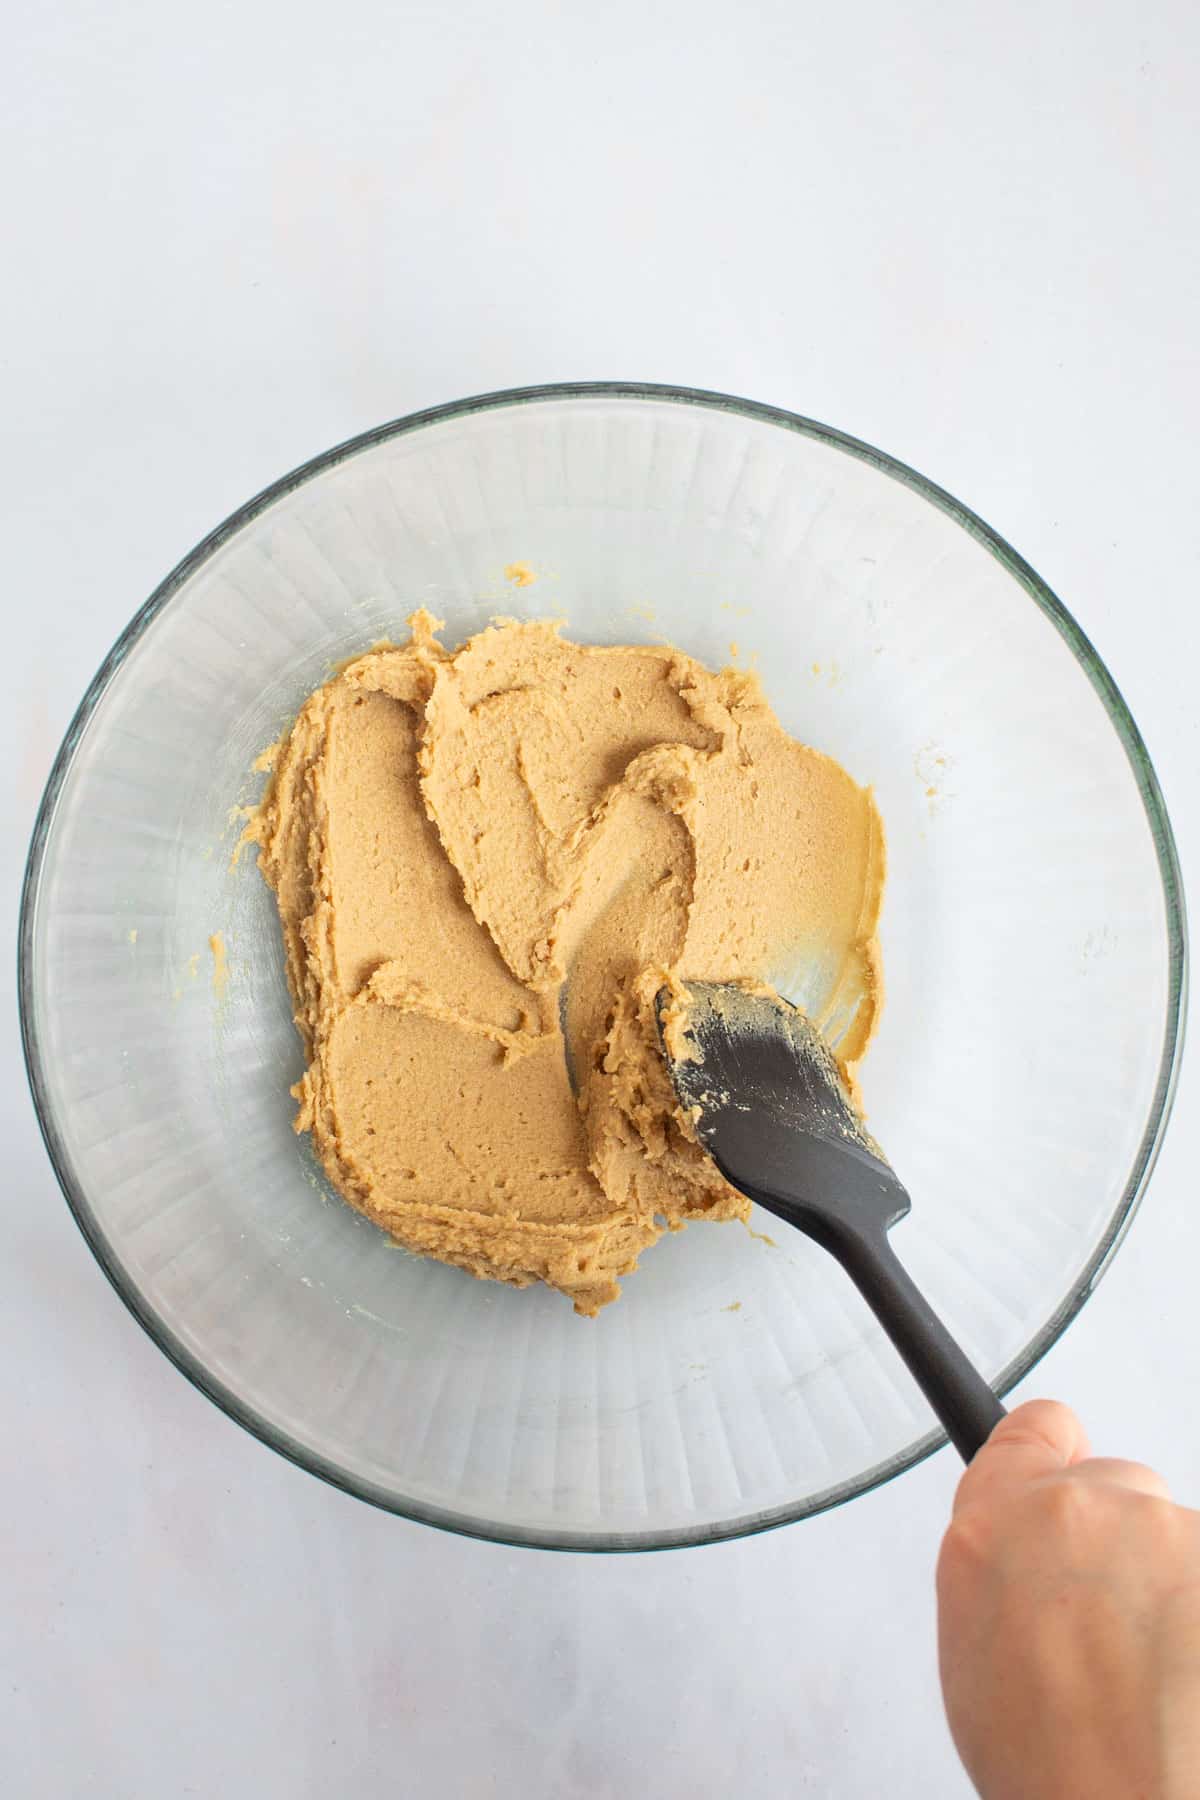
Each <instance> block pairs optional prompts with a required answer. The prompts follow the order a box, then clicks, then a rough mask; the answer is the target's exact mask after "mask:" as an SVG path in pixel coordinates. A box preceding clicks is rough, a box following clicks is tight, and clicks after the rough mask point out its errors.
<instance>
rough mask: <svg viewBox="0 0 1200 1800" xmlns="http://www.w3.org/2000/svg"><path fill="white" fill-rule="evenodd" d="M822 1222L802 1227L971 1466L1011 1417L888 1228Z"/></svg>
mask: <svg viewBox="0 0 1200 1800" xmlns="http://www.w3.org/2000/svg"><path fill="white" fill-rule="evenodd" d="M745 1191H749V1190H745ZM753 1198H754V1199H755V1200H757V1201H758V1203H759V1204H760V1206H764V1207H766V1209H767V1210H768V1211H769V1212H773V1213H775V1214H776V1215H777V1216H778V1217H779V1218H781V1219H787V1220H788V1222H789V1223H790V1224H798V1223H800V1221H799V1220H798V1219H797V1217H796V1211H797V1209H796V1207H795V1206H794V1205H790V1204H789V1203H788V1202H787V1201H785V1200H777V1199H775V1198H773V1197H772V1196H771V1195H768V1194H763V1193H755V1194H754V1195H753ZM822 1223H823V1226H824V1228H823V1229H821V1230H820V1231H817V1230H815V1229H814V1224H813V1221H812V1220H811V1219H808V1220H806V1221H805V1223H804V1225H803V1229H805V1230H807V1231H808V1232H809V1234H810V1235H811V1236H814V1237H817V1238H818V1240H819V1242H820V1243H821V1244H822V1245H823V1246H824V1248H825V1249H826V1250H828V1251H829V1252H830V1253H831V1255H833V1256H836V1257H837V1259H838V1261H839V1262H840V1263H841V1265H842V1267H843V1269H845V1271H846V1273H847V1275H849V1277H850V1279H851V1280H852V1281H853V1282H854V1284H855V1286H856V1287H857V1288H858V1291H859V1293H860V1294H861V1295H862V1297H863V1299H864V1300H865V1301H866V1302H867V1305H868V1306H869V1307H870V1308H871V1311H872V1312H873V1313H874V1314H875V1317H876V1318H877V1319H878V1320H879V1323H880V1324H881V1325H882V1326H883V1329H884V1330H885V1331H886V1332H887V1334H888V1336H889V1337H890V1338H891V1340H892V1342H893V1344H895V1346H896V1348H897V1350H898V1351H899V1352H900V1354H901V1356H902V1357H903V1358H904V1360H905V1362H906V1363H907V1364H908V1368H909V1372H910V1373H911V1374H912V1376H913V1377H914V1379H915V1380H916V1382H917V1384H918V1385H919V1387H920V1389H921V1392H922V1393H923V1394H924V1395H925V1398H926V1399H927V1400H928V1402H929V1404H930V1406H932V1408H933V1410H934V1412H935V1413H936V1414H937V1416H938V1418H939V1419H940V1420H941V1422H942V1424H943V1425H944V1426H945V1428H946V1433H947V1435H948V1437H949V1439H950V1442H951V1443H952V1444H953V1445H954V1448H955V1449H956V1450H957V1451H958V1453H959V1455H960V1456H961V1457H962V1459H963V1461H964V1462H970V1460H971V1458H972V1457H973V1456H974V1454H975V1452H976V1451H977V1450H978V1449H980V1448H981V1446H982V1445H983V1444H984V1443H986V1441H987V1439H988V1438H989V1437H990V1436H991V1434H992V1431H993V1428H994V1427H995V1426H996V1425H998V1424H999V1423H1000V1420H1001V1419H1002V1418H1003V1417H1004V1408H1003V1406H1001V1404H1000V1402H999V1400H997V1398H996V1396H995V1394H994V1393H993V1392H992V1390H991V1388H990V1387H989V1386H988V1384H987V1382H986V1381H985V1380H984V1379H983V1376H982V1375H981V1374H980V1373H979V1371H978V1369H976V1367H975V1366H974V1364H973V1363H972V1362H970V1361H969V1359H968V1358H967V1356H966V1354H965V1352H964V1351H963V1350H962V1348H961V1347H960V1345H959V1344H958V1343H957V1342H956V1341H955V1339H954V1338H953V1337H952V1336H951V1335H950V1333H949V1331H947V1329H946V1327H945V1326H944V1325H943V1324H942V1321H941V1320H940V1319H939V1318H938V1316H937V1314H936V1313H935V1312H934V1310H933V1308H932V1306H930V1304H929V1302H928V1300H926V1298H925V1296H924V1294H923V1293H922V1292H921V1290H920V1288H919V1287H918V1286H917V1284H916V1282H915V1281H914V1280H913V1278H912V1276H911V1275H910V1274H909V1272H908V1270H907V1269H906V1268H905V1267H904V1264H903V1263H902V1262H901V1261H900V1259H899V1257H898V1256H897V1255H896V1253H895V1251H894V1250H893V1249H892V1246H891V1243H890V1241H889V1239H888V1234H887V1231H886V1230H885V1229H884V1227H883V1226H882V1225H881V1226H879V1227H878V1229H875V1228H873V1227H872V1226H871V1225H869V1224H860V1225H851V1226H847V1227H845V1228H843V1229H838V1230H834V1229H832V1228H831V1226H830V1224H829V1221H828V1219H827V1218H825V1219H824V1220H823V1221H822Z"/></svg>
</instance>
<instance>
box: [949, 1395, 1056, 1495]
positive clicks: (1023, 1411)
mask: <svg viewBox="0 0 1200 1800" xmlns="http://www.w3.org/2000/svg"><path fill="white" fill-rule="evenodd" d="M1088 1454H1089V1446H1088V1441H1087V1434H1086V1433H1085V1431H1084V1429H1083V1426H1082V1425H1081V1424H1080V1422H1079V1420H1078V1419H1077V1418H1076V1416H1075V1414H1074V1413H1073V1412H1072V1411H1071V1409H1070V1407H1069V1406H1063V1405H1062V1403H1061V1402H1060V1401H1058V1400H1027V1401H1026V1402H1025V1404H1024V1406H1018V1407H1017V1408H1016V1409H1015V1410H1014V1411H1013V1412H1010V1413H1009V1414H1008V1416H1007V1418H1004V1419H1001V1421H1000V1423H999V1425H997V1427H996V1429H995V1430H994V1431H993V1433H992V1435H991V1437H990V1438H989V1439H988V1441H987V1443H986V1444H985V1445H984V1446H983V1449H982V1450H980V1451H979V1453H978V1455H977V1456H976V1457H975V1458H974V1459H973V1461H972V1462H971V1463H970V1465H969V1467H968V1469H967V1472H966V1474H965V1475H964V1476H963V1478H962V1480H961V1481H960V1482H959V1484H958V1492H957V1493H956V1494H955V1496H954V1511H955V1513H959V1512H961V1511H962V1509H963V1507H964V1506H981V1505H983V1506H992V1505H995V1504H996V1503H997V1502H999V1501H1003V1500H1005V1499H1007V1498H1008V1497H1009V1496H1010V1495H1012V1494H1016V1493H1019V1492H1020V1490H1021V1489H1022V1488H1025V1487H1028V1486H1029V1484H1030V1483H1031V1482H1034V1481H1040V1480H1041V1479H1042V1478H1043V1477H1044V1476H1047V1475H1057V1474H1058V1473H1060V1472H1061V1470H1063V1469H1068V1468H1070V1467H1071V1465H1072V1464H1073V1463H1077V1462H1081V1461H1082V1460H1083V1458H1084V1457H1085V1456H1087V1455H1088Z"/></svg>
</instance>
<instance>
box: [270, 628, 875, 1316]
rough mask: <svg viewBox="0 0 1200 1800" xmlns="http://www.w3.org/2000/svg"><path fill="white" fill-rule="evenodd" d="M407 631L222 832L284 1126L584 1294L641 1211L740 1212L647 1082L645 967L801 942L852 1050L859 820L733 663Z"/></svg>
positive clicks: (361, 670)
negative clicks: (288, 1035) (268, 945)
mask: <svg viewBox="0 0 1200 1800" xmlns="http://www.w3.org/2000/svg"><path fill="white" fill-rule="evenodd" d="M410 625H411V629H412V638H411V641H410V642H409V643H408V644H407V645H404V646H402V647H391V646H384V647H380V648H376V649H375V650H372V651H370V652H368V653H367V654H366V655H364V656H361V657H358V658H357V659H356V660H354V661H353V662H350V663H348V664H346V665H345V666H344V667H342V668H341V669H340V670H339V671H338V673H337V674H336V675H335V676H334V677H333V679H332V680H330V681H328V682H327V683H326V684H325V685H324V686H323V687H321V688H319V689H318V690H317V691H316V692H315V693H314V694H312V695H311V696H310V698H309V699H308V701H307V702H306V704H305V705H304V707H303V708H302V710H301V712H300V714H299V716H298V718H297V719H296V722H295V724H294V726H293V727H292V729H291V731H290V733H288V735H287V736H286V738H285V739H284V740H283V741H282V743H281V744H280V746H279V748H278V751H277V752H276V755H275V767H274V773H273V778H272V781H271V784H270V788H269V791H268V793H267V795H266V797H265V799H264V801H263V804H262V806H261V807H260V809H259V811H258V813H257V815H256V817H255V818H254V819H253V820H252V822H251V824H250V825H249V827H248V835H249V836H250V837H251V838H252V840H253V841H255V842H257V844H258V845H259V866H260V868H261V869H262V872H263V874H264V876H265V877H266V879H267V881H268V882H269V883H270V885H271V887H272V888H273V889H274V891H275V895H276V899H277V902H278V907H279V915H280V920H281V924H282V928H283V936H284V945H285V950H286V957H287V968H288V978H289V982H290V984H291V990H292V998H293V1002H294V1010H295V1015H296V1023H297V1026H298V1028H299V1031H300V1034H301V1037H302V1038H303V1041H304V1049H305V1054H306V1060H307V1069H306V1072H305V1074H304V1076H303V1078H302V1080H301V1081H300V1082H299V1084H298V1086H297V1088H296V1089H295V1093H296V1096H297V1099H298V1101H299V1112H298V1115H297V1119H296V1126H297V1129H298V1130H305V1131H311V1133H312V1137H313V1143H314V1145H315V1147H316V1150H317V1153H318V1154H319V1156H320V1158H321V1161H322V1163H323V1164H324V1167H325V1169H326V1170H327V1172H328V1174H329V1176H330V1179H331V1180H332V1181H333V1183H334V1185H335V1186H336V1187H337V1188H338V1189H339V1191H340V1192H341V1193H342V1194H343V1195H344V1196H345V1198H346V1199H347V1200H348V1201H349V1202H350V1203H351V1204H352V1205H353V1206H356V1207H358V1208H359V1209H360V1210H361V1211H362V1212H364V1213H365V1214H367V1216H368V1217H369V1218H371V1219H373V1220H374V1221H375V1223H376V1224H378V1225H379V1226H381V1227H382V1228H383V1229H384V1230H385V1231H387V1232H389V1233H390V1234H391V1235H392V1236H393V1237H394V1238H395V1239H396V1241H397V1242H399V1243H401V1244H403V1245H404V1246H406V1247H407V1248H408V1249H410V1250H413V1251H415V1252H417V1253H419V1254H421V1255H426V1256H433V1257H437V1258H438V1259H440V1260H441V1261H443V1262H447V1263H453V1264H456V1265H458V1266H459V1267H461V1268H464V1269H467V1270H469V1271H470V1273H471V1274H473V1275H477V1276H483V1277H488V1278H491V1279H494V1280H500V1281H506V1282H510V1283H512V1284H513V1285H515V1286H518V1287H524V1286H526V1285H528V1284H529V1283H531V1282H535V1281H542V1282H546V1283H548V1284H549V1285H550V1286H551V1287H554V1288H557V1289H559V1290H560V1291H561V1292H562V1293H564V1294H566V1295H568V1296H569V1297H570V1298H571V1299H572V1300H573V1301H574V1304H575V1308H576V1310H577V1311H578V1312H581V1313H584V1314H593V1313H595V1312H597V1311H598V1309H599V1308H600V1307H601V1306H603V1305H605V1304H606V1302H608V1301H610V1300H614V1299H616V1298H617V1295H618V1294H619V1292H620V1289H619V1286H618V1277H619V1276H621V1275H625V1274H628V1273H629V1272H630V1271H631V1270H632V1269H633V1268H634V1267H635V1266H636V1264H637V1259H638V1256H639V1254H640V1253H641V1251H642V1250H644V1249H645V1248H646V1246H647V1245H649V1244H652V1243H653V1242H654V1241H655V1240H656V1239H657V1238H658V1237H660V1236H661V1235H662V1233H663V1231H664V1230H668V1229H669V1230H678V1229H679V1228H680V1227H681V1226H682V1225H684V1224H686V1223H687V1222H688V1221H689V1220H694V1219H730V1218H742V1219H744V1218H745V1216H746V1214H747V1212H748V1205H747V1202H746V1201H745V1199H744V1198H743V1197H742V1196H741V1195H740V1194H738V1193H736V1192H735V1191H734V1190H733V1189H732V1188H730V1187H729V1186H728V1185H727V1183H726V1182H725V1181H724V1180H723V1179H722V1177H721V1176H720V1175H719V1174H718V1172H717V1170H716V1168H715V1166H714V1164H713V1163H712V1162H711V1161H710V1160H709V1158H708V1157H707V1155H706V1154H705V1153H704V1152H703V1150H702V1149H701V1148H700V1146H699V1145H698V1144H697V1143H696V1141H695V1139H694V1136H693V1133H692V1129H691V1126H690V1123H689V1121H687V1120H686V1119H685V1118H684V1117H683V1116H682V1115H681V1113H680V1112H679V1110H678V1108H677V1105H676V1103H675V1099H674V1094H673V1091H672V1088H671V1084H670V1080H669V1077H668V1075H667V1070H666V1066H665V1063H664V1061H663V1057H662V1053H661V1050H660V1048H659V1043H658V1035H657V1026H656V1019H655V997H656V995H657V993H658V991H659V990H660V988H661V987H662V986H663V985H664V983H670V982H672V981H680V980H685V979H689V978H691V979H704V980H710V981H732V980H740V981H747V980H762V979H766V978H769V975H770V972H771V970H772V968H773V967H776V966H778V965H779V964H780V962H781V961H783V960H787V961H789V962H790V963H791V964H792V965H794V964H795V960H796V957H797V955H798V954H799V955H802V956H804V957H807V958H811V962H812V966H813V967H814V968H816V969H819V970H820V971H821V986H822V1016H828V1017H833V1016H835V1015H836V1017H837V1018H838V1020H839V1022H845V1021H848V1023H845V1026H844V1030H843V1032H842V1035H841V1038H840V1041H839V1045H838V1054H839V1058H840V1059H841V1061H842V1062H843V1064H844V1065H845V1066H846V1068H847V1069H848V1070H850V1071H852V1070H853V1067H854V1065H855V1064H856V1063H857V1062H858V1060H859V1058H860V1057H861V1056H862V1054H863V1052H864V1050H865V1049H866V1046H867V1043H868V1040H869V1038H870V1036H871V1033H872V1030H873V1029H874V1025H875V1020H876V1017H877V1013H878V1008H879V1003H880V975H879V957H878V948H877V942H876V926H877V921H878V916H879V907H880V899H881V893H882V886H883V866H884V853H883V834H882V829H881V826H880V822H879V816H878V813H877V811H876V808H875V804H874V801H873V799H872V797H871V794H870V792H869V790H866V789H863V788H860V787H859V786H857V785H856V783H855V782H854V781H853V780H851V778H850V776H849V775H847V774H846V772H845V771H844V770H843V769H842V768H841V767H840V766H839V765H838V764H837V763H836V762H834V761H833V760H832V759H831V758H829V757H827V756H824V755H822V754H821V753H820V752H819V751H816V750H812V749H809V748H807V747H805V746H804V745H802V744H800V743H798V742H796V741H795V740H794V739H793V738H791V737H789V736H788V735H787V733H786V732H784V730H783V729H782V727H781V726H780V725H779V722H778V720H777V719H776V718H775V715H774V713H773V712H772V710H771V708H770V706H769V705H768V704H767V701H766V700H765V698H764V696H763V693H762V690H761V688H760V686H759V682H758V679H757V677H756V676H755V675H753V674H751V673H745V672H742V671H739V670H733V669H724V670H721V671H720V672H719V673H714V672H712V671H710V670H708V669H706V668H704V667H703V666H702V665H701V664H699V663H697V662H695V661H694V660H693V659H692V658H691V657H689V656H686V655H684V654H683V653H682V652H680V651H678V650H674V649H671V648H670V647H667V646H660V647H646V646H593V645H578V644H573V643H570V642H568V641H567V640H565V639H564V638H563V637H562V636H560V634H559V630H558V627H557V626H555V625H553V624H548V623H519V622H516V621H512V620H502V621H498V622H497V623H496V624H495V625H493V626H491V627H490V628H489V629H488V630H486V631H483V632H481V633H480V634H479V635H478V636H477V637H474V638H471V639H470V640H469V641H468V642H466V643H465V644H463V645H462V647H461V648H460V649H458V650H457V651H454V652H451V651H450V650H448V649H446V648H445V647H444V646H443V644H442V643H441V642H440V640H439V637H438V635H437V634H438V632H439V630H440V629H441V628H440V625H439V623H438V621H437V620H435V619H432V618H431V617H430V616H429V615H428V614H427V613H424V612H420V613H417V614H415V615H414V617H413V619H412V620H411V621H410ZM814 1022H816V1023H820V1019H816V1020H815V1021H814Z"/></svg>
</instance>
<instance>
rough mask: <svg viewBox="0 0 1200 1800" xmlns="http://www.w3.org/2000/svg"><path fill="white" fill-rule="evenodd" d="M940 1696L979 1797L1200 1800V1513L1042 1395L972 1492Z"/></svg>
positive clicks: (957, 1509) (952, 1538)
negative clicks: (1106, 1450) (1101, 1445)
mask: <svg viewBox="0 0 1200 1800" xmlns="http://www.w3.org/2000/svg"><path fill="white" fill-rule="evenodd" d="M937 1590H938V1640H939V1645H938V1647H939V1658H940V1663H941V1677H942V1692H943V1695H944V1697H945V1702H946V1714H947V1717H948V1718H949V1721H950V1730H951V1732H952V1734H953V1737H954V1742H955V1745H956V1746H957V1749H958V1753H959V1755H960V1756H961V1757H962V1759H963V1762H964V1764H965V1765H966V1768H967V1772H968V1774H969V1775H970V1776H971V1778H972V1780H973V1781H974V1783H975V1785H976V1787H977V1788H978V1790H979V1792H980V1794H981V1795H983V1796H984V1800H1197V1796H1200V1512H1193V1511H1192V1510H1191V1509H1190V1508H1187V1507H1182V1506H1176V1505H1174V1504H1173V1503H1172V1501H1171V1499H1170V1497H1169V1494H1168V1491H1167V1487H1166V1484H1165V1483H1164V1482H1163V1480H1162V1478H1161V1477H1160V1476H1158V1475H1156V1474H1155V1473H1154V1471H1153V1470H1152V1469H1147V1468H1143V1467H1142V1466H1141V1465H1140V1464H1139V1463H1130V1462H1119V1461H1115V1460H1113V1459H1110V1458H1107V1457H1092V1456H1091V1455H1090V1453H1089V1449H1088V1444H1087V1439H1086V1437H1085V1436H1084V1432H1083V1428H1082V1426H1081V1425H1080V1423H1079V1421H1078V1419H1077V1418H1076V1417H1075V1415H1074V1413H1072V1412H1071V1411H1070V1410H1069V1409H1068V1408H1067V1407H1065V1406H1060V1405H1058V1404H1057V1403H1056V1402H1054V1401H1048V1400H1034V1401H1030V1402H1029V1403H1028V1404H1027V1405H1025V1406H1021V1407H1018V1408H1017V1409H1016V1410H1015V1411H1014V1412H1012V1413H1010V1414H1009V1415H1008V1417H1007V1418H1006V1419H1004V1420H1003V1421H1002V1422H1001V1423H1000V1424H999V1425H998V1426H997V1427H996V1429H995V1431H994V1432H993V1433H992V1435H991V1437H990V1438H989V1439H988V1441H987V1443H986V1444H985V1445H984V1447H983V1449H982V1450H981V1451H980V1452H979V1454H978V1455H977V1456H976V1457H975V1459H974V1461H973V1462H972V1463H971V1465H970V1467H969V1468H968V1469H967V1472H966V1474H965V1475H964V1476H963V1478H962V1481H961V1482H960V1484H959V1488H958V1493H957V1495H956V1497H955V1502H954V1517H953V1519H952V1521H951V1524H950V1528H949V1530H948V1531H947V1533H946V1536H945V1539H944V1541H943V1543H942V1550H941V1556H940V1558H939V1561H938V1576H937Z"/></svg>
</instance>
